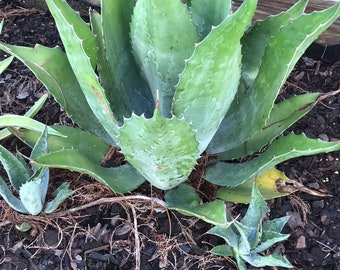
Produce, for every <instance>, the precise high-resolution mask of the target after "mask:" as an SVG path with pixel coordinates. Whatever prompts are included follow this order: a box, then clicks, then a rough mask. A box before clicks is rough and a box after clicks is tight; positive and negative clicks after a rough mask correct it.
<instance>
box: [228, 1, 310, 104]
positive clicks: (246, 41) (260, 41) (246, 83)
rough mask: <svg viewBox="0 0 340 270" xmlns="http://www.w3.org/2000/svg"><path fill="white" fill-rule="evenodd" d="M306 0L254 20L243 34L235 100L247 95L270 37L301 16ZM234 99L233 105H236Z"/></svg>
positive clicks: (240, 99) (238, 100) (239, 100)
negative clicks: (239, 80)
mask: <svg viewBox="0 0 340 270" xmlns="http://www.w3.org/2000/svg"><path fill="white" fill-rule="evenodd" d="M307 3H308V0H300V1H299V2H297V3H296V4H295V5H293V6H292V7H291V8H290V9H288V10H287V11H285V12H282V13H280V14H278V15H275V16H269V17H268V18H266V19H265V20H263V21H256V23H255V24H254V25H253V26H252V28H251V29H250V30H249V31H248V32H247V33H246V34H245V35H244V36H243V38H242V40H241V43H242V80H241V83H240V88H239V91H238V92H237V96H236V100H237V102H241V101H242V100H243V98H244V97H245V96H246V95H247V93H248V91H247V90H248V89H249V88H250V87H251V85H252V84H253V83H254V80H255V79H256V77H257V75H258V73H259V70H260V67H261V62H262V58H263V55H264V53H265V51H266V47H267V46H268V44H269V43H270V41H271V39H272V37H273V36H274V35H276V34H277V33H278V32H279V31H280V30H281V28H282V27H283V26H285V25H287V24H288V23H290V21H291V20H294V19H296V18H298V17H299V16H301V14H302V13H303V11H304V9H305V7H306V5H307ZM237 102H236V101H235V102H234V103H233V104H232V106H231V110H233V109H234V108H233V105H234V106H235V107H237V106H238V105H237Z"/></svg>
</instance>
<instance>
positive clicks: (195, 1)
mask: <svg viewBox="0 0 340 270" xmlns="http://www.w3.org/2000/svg"><path fill="white" fill-rule="evenodd" d="M190 11H191V12H192V20H193V22H194V23H195V24H196V26H197V28H198V32H199V33H200V36H201V37H202V39H203V38H205V37H206V36H207V35H208V34H209V32H210V31H211V29H212V27H213V26H216V25H218V24H220V23H221V22H222V21H223V20H224V19H225V18H226V17H227V16H228V15H230V14H231V1H230V0H215V1H211V0H192V1H191V9H190Z"/></svg>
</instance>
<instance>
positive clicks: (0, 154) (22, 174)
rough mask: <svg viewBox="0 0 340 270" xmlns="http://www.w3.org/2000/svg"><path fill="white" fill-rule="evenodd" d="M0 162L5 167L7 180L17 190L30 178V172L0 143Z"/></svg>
mask: <svg viewBox="0 0 340 270" xmlns="http://www.w3.org/2000/svg"><path fill="white" fill-rule="evenodd" d="M0 162H1V164H2V166H3V168H4V169H5V171H6V173H7V175H8V178H9V181H10V182H11V184H12V186H13V187H14V188H15V189H16V190H17V191H18V190H19V189H20V187H21V186H22V185H23V184H24V183H25V182H26V181H28V180H29V179H30V177H31V172H30V171H29V170H27V167H26V166H24V165H23V164H22V163H21V162H20V161H19V160H18V159H17V158H16V157H15V156H14V155H13V154H12V153H11V152H9V151H8V150H7V149H6V148H4V147H3V146H2V145H0Z"/></svg>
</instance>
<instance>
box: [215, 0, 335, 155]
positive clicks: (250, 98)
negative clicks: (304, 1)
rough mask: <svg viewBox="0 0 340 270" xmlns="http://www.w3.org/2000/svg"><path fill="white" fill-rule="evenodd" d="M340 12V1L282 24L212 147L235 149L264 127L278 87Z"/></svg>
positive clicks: (218, 149) (226, 118)
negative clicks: (244, 93) (249, 85)
mask: <svg viewBox="0 0 340 270" xmlns="http://www.w3.org/2000/svg"><path fill="white" fill-rule="evenodd" d="M339 15H340V4H339V3H338V4H336V5H334V6H333V7H331V8H329V9H326V10H323V11H318V12H313V13H311V14H304V15H301V16H299V17H298V18H297V19H293V20H290V19H289V23H288V24H286V25H284V26H282V27H281V28H280V31H278V32H277V34H276V35H274V36H273V37H272V39H271V40H270V42H269V44H268V46H267V47H266V51H265V53H264V55H263V58H262V62H261V68H260V69H259V73H258V74H257V76H256V79H255V80H254V83H253V84H252V85H251V87H250V88H249V89H248V90H247V94H246V95H245V98H244V99H243V100H242V101H240V103H239V104H237V102H239V101H238V100H237V98H235V106H234V108H237V109H235V110H233V109H232V108H231V110H230V111H229V112H228V115H227V116H226V117H225V119H224V120H223V122H222V124H221V126H220V129H219V130H218V132H217V133H216V136H215V138H214V140H213V141H212V142H211V144H210V147H209V149H210V150H209V151H211V152H214V153H220V152H224V151H226V150H229V149H232V148H234V147H236V146H238V145H240V144H242V143H244V142H245V141H246V140H248V139H249V138H251V137H253V136H254V135H255V134H256V133H257V132H259V131H260V130H261V129H262V127H263V126H264V125H265V124H266V122H267V121H268V116H269V115H270V111H271V109H272V107H273V104H274V101H275V99H276V96H277V94H278V92H279V90H280V89H281V87H282V85H283V83H284V82H285V81H286V79H287V77H288V75H289V73H290V72H291V70H292V69H293V67H294V65H295V64H296V62H297V61H298V59H299V58H300V57H301V55H302V54H303V52H304V51H305V50H306V49H307V47H308V46H309V45H310V44H311V43H312V42H313V40H315V39H316V38H317V37H318V36H319V35H320V34H321V33H322V32H323V31H324V30H325V29H327V27H329V26H330V25H331V24H332V23H333V22H334V21H335V20H336V19H337V18H338V17H339ZM311 22H313V23H311ZM259 39H260V40H261V38H259ZM277 63H280V64H277ZM264 101H265V102H264ZM235 127H238V128H235Z"/></svg>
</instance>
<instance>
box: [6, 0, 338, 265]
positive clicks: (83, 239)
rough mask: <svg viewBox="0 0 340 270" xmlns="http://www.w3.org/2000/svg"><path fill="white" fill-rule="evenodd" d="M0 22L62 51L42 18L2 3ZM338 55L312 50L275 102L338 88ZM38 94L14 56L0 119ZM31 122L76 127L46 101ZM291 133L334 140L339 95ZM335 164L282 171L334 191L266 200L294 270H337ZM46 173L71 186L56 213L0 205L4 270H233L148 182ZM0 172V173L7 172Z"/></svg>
mask: <svg viewBox="0 0 340 270" xmlns="http://www.w3.org/2000/svg"><path fill="white" fill-rule="evenodd" d="M0 16H1V17H4V18H5V26H4V29H3V31H2V34H1V36H0V40H1V41H3V42H6V43H10V44H16V45H25V46H34V44H35V43H40V44H43V45H46V46H56V45H59V46H61V45H62V44H61V42H60V40H59V38H58V33H57V31H56V29H55V25H54V22H53V19H52V18H51V17H50V15H49V14H48V13H41V12H39V11H37V10H35V9H22V8H20V7H18V6H15V5H11V4H7V3H5V2H0ZM335 53H337V55H334V58H332V57H328V58H327V61H325V60H324V59H319V58H318V57H319V56H320V55H315V54H314V55H313V56H314V57H315V56H316V57H315V59H312V58H310V57H308V56H310V55H305V56H304V57H302V58H301V59H300V61H299V62H298V64H297V65H296V67H295V69H294V71H293V72H292V74H291V76H290V78H289V80H288V82H287V83H286V84H285V85H284V87H283V89H282V93H281V94H280V97H279V98H280V99H283V98H287V97H289V96H291V95H296V94H300V93H306V92H323V93H328V92H331V91H335V90H338V89H339V84H340V64H339V62H334V61H332V59H338V58H339V51H335ZM0 55H1V57H2V58H3V57H4V54H0ZM336 57H337V58H336ZM44 92H46V90H45V88H44V87H43V85H42V84H41V83H40V82H39V81H38V80H37V79H36V78H35V77H34V75H33V74H32V73H31V72H29V71H28V70H27V69H26V68H25V66H24V65H23V64H21V63H20V62H19V61H17V60H15V61H14V63H13V64H12V65H11V66H10V67H9V68H8V71H6V72H5V73H4V74H3V75H2V76H1V77H0V113H1V114H4V113H16V114H23V113H24V112H25V111H26V110H27V109H28V108H29V107H30V106H31V105H32V104H33V103H34V101H36V100H37V98H39V97H40V96H41V95H42V94H43V93H44ZM37 119H39V120H40V121H42V122H44V123H47V124H54V123H60V124H66V125H70V124H72V122H71V121H70V119H68V118H67V116H66V115H65V114H64V113H63V111H62V110H61V109H60V108H59V106H58V105H57V104H56V103H55V102H54V100H53V99H52V98H49V99H48V101H47V102H46V104H45V105H44V107H43V108H42V110H41V111H40V112H39V114H38V115H37ZM290 131H294V132H295V133H301V132H304V133H305V134H307V136H309V137H312V138H320V139H322V140H328V141H332V140H336V139H340V96H339V95H336V96H330V97H328V98H326V99H324V100H322V101H320V102H319V104H318V105H317V106H316V107H315V108H314V109H313V110H312V112H311V113H309V114H308V115H307V116H305V117H304V118H303V119H302V120H300V121H299V122H298V123H297V124H295V125H294V126H293V127H291V128H290ZM1 144H2V145H4V146H6V147H7V148H8V149H10V150H12V151H16V150H19V151H20V152H22V153H24V154H25V153H28V152H27V151H28V149H27V147H26V146H24V145H23V144H21V143H20V142H19V141H18V140H16V139H14V138H8V139H6V140H4V141H1ZM339 158H340V152H333V153H329V154H323V155H315V156H310V157H302V158H298V159H294V160H290V161H289V162H285V163H283V164H280V165H279V166H278V167H279V168H280V169H282V170H283V171H285V173H286V174H287V176H288V177H290V178H292V179H295V180H298V181H300V182H301V183H303V184H304V185H305V186H307V187H309V188H312V189H316V190H319V191H325V192H327V193H328V194H329V195H330V196H328V197H316V196H312V195H309V194H305V193H297V194H294V195H292V196H289V197H286V198H282V199H277V200H273V201H270V202H269V203H270V209H271V210H270V217H272V218H275V217H279V216H284V215H290V216H291V218H290V221H289V223H288V225H287V226H286V227H285V228H284V232H285V233H291V236H290V238H289V239H288V240H287V241H284V242H282V243H280V244H279V245H277V246H276V247H274V249H275V250H276V251H279V252H282V253H284V254H285V255H286V256H287V257H288V259H289V260H290V261H291V263H292V264H293V265H294V266H295V267H296V269H314V270H322V269H325V270H339V269H340V233H339V232H340V212H339V209H340V208H339V206H340V181H339V168H340V161H339ZM51 172H52V176H51V187H50V191H53V189H55V188H56V187H57V186H58V185H59V184H60V183H61V182H63V181H68V182H70V184H71V188H72V189H73V190H75V195H74V196H72V198H70V199H68V200H67V201H66V202H65V203H64V204H63V205H62V206H61V207H60V209H58V211H57V212H55V213H54V214H52V215H43V214H41V215H39V216H38V217H32V216H25V215H20V214H18V213H16V212H14V211H13V210H11V209H10V208H9V207H8V206H7V205H6V204H5V202H4V201H2V200H0V205H1V208H0V216H1V219H0V220H2V222H1V223H0V269H5V270H10V269H40V270H41V269H72V270H73V269H142V270H147V269H236V268H235V265H234V263H233V261H232V260H231V259H229V258H221V257H217V256H213V255H211V254H210V253H209V250H210V249H211V247H213V246H214V245H216V244H218V243H221V242H220V240H219V239H218V238H216V237H213V236H211V235H208V234H205V233H206V232H207V231H208V230H209V228H210V226H209V224H206V223H204V222H202V221H199V220H197V219H195V218H190V217H185V216H182V215H180V214H178V213H176V212H173V211H167V210H165V209H164V208H163V207H162V205H160V204H158V203H157V199H156V198H158V199H163V192H162V191H159V190H157V189H155V188H152V187H150V185H149V184H143V185H142V186H141V187H140V188H139V189H138V190H136V191H135V192H133V193H132V194H128V195H127V196H126V197H122V196H119V195H116V194H113V193H112V192H111V191H110V190H109V189H108V188H106V187H104V186H103V185H100V184H98V183H97V182H95V181H93V180H92V179H90V178H89V177H87V176H85V175H80V174H77V173H71V172H68V171H64V170H51ZM1 175H2V176H5V175H4V172H3V171H2V173H1ZM196 177H197V178H198V179H193V180H192V181H193V184H194V185H196V186H197V187H198V186H200V189H201V190H202V189H203V190H204V191H207V188H209V191H211V192H209V198H207V199H213V197H214V187H212V186H211V185H207V184H206V183H205V182H204V180H202V179H201V178H200V177H199V176H197V175H196ZM197 181H198V182H199V185H198V184H197ZM148 198H155V199H152V200H150V199H148ZM228 207H229V208H230V209H232V211H233V213H244V210H245V209H246V206H245V205H241V204H238V205H233V204H228ZM23 220H26V221H30V222H31V224H33V229H32V230H31V231H30V232H28V233H20V232H19V231H18V230H16V229H15V227H14V224H16V223H19V222H20V221H23ZM271 251H273V250H271Z"/></svg>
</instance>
